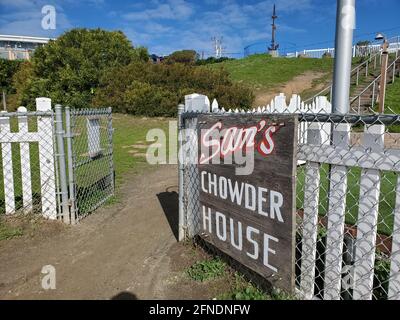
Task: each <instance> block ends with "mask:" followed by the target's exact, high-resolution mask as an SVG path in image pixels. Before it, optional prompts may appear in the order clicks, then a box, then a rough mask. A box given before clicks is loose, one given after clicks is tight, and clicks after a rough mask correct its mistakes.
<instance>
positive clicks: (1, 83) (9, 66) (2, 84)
mask: <svg viewBox="0 0 400 320" xmlns="http://www.w3.org/2000/svg"><path fill="white" fill-rule="evenodd" d="M20 64H21V61H20V60H6V59H0V95H2V96H6V95H8V94H12V93H14V92H15V89H14V87H13V76H14V74H15V73H16V72H17V70H18V68H19V66H20ZM1 99H3V98H1ZM3 103H4V101H3Z"/></svg>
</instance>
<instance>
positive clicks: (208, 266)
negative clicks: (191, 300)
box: [186, 258, 226, 282]
mask: <svg viewBox="0 0 400 320" xmlns="http://www.w3.org/2000/svg"><path fill="white" fill-rule="evenodd" d="M225 269H226V264H225V262H223V261H222V260H221V259H218V258H213V259H208V260H202V261H197V262H195V263H194V264H193V265H192V266H190V267H189V268H188V269H187V270H186V273H187V275H188V276H189V277H190V278H191V279H193V280H195V281H200V282H203V281H207V280H212V279H216V278H218V277H221V276H223V275H224V273H225Z"/></svg>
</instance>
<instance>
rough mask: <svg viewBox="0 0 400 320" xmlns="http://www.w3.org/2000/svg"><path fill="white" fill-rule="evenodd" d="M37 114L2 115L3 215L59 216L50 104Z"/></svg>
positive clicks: (0, 208)
mask: <svg viewBox="0 0 400 320" xmlns="http://www.w3.org/2000/svg"><path fill="white" fill-rule="evenodd" d="M37 110H38V111H32V112H27V110H26V108H24V107H20V108H18V112H1V113H0V142H1V149H0V159H1V170H0V181H1V183H0V214H6V215H12V214H15V213H18V212H24V213H30V212H33V213H39V212H40V213H42V214H43V215H44V216H45V217H47V218H50V219H56V218H57V217H58V212H59V210H58V203H59V202H57V200H56V199H57V198H58V197H59V194H58V192H57V190H58V175H57V173H58V171H57V170H55V168H56V166H57V161H56V158H55V157H56V154H55V152H54V145H55V140H54V136H55V135H54V130H53V126H52V123H53V122H54V115H53V112H52V111H51V109H50V105H49V104H48V103H47V101H44V103H43V102H42V101H40V102H38V108H37Z"/></svg>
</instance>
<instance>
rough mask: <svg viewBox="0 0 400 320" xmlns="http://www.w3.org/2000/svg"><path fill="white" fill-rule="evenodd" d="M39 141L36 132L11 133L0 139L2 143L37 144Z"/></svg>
mask: <svg viewBox="0 0 400 320" xmlns="http://www.w3.org/2000/svg"><path fill="white" fill-rule="evenodd" d="M38 140H39V134H38V133H37V132H27V133H21V132H13V133H12V134H9V135H7V136H4V137H2V140H1V141H3V142H8V143H12V142H17V143H19V142H37V141H38Z"/></svg>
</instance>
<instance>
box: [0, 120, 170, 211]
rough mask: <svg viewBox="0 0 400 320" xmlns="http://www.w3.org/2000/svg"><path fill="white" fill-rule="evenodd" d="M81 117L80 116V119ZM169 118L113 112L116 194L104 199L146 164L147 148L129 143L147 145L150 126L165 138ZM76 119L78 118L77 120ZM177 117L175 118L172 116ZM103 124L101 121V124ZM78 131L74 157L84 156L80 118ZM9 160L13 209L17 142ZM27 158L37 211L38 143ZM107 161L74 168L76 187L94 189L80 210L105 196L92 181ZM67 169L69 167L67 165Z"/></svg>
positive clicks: (14, 126)
mask: <svg viewBox="0 0 400 320" xmlns="http://www.w3.org/2000/svg"><path fill="white" fill-rule="evenodd" d="M81 120H82V119H81ZM83 120H85V119H83ZM170 120H175V119H164V118H141V117H133V116H129V115H123V114H114V115H113V127H114V150H113V151H114V169H115V174H116V187H117V196H116V197H114V198H113V199H109V200H108V201H107V203H115V202H116V201H117V199H118V186H119V185H121V184H122V183H123V182H124V181H126V179H127V177H128V176H129V173H131V172H135V170H138V169H139V168H143V167H145V166H148V164H147V162H146V157H145V156H144V154H145V153H146V151H147V150H146V148H143V149H140V150H139V151H140V153H141V154H133V153H132V150H133V149H134V147H132V146H133V145H135V144H141V145H148V144H150V142H146V134H147V132H148V131H149V130H150V129H155V128H159V129H162V130H164V132H165V133H166V135H167V141H168V124H169V121H170ZM77 121H79V120H77ZM175 121H176V120H175ZM105 125H106V124H105V123H103V124H102V127H104V126H105ZM10 126H11V132H18V123H17V119H16V118H11V120H10ZM36 130H37V120H36V118H30V121H29V131H32V132H34V131H36ZM76 130H77V132H78V133H79V134H78V135H77V136H76V137H75V138H74V139H75V140H74V150H75V152H76V154H77V160H78V161H80V160H86V159H87V157H88V156H87V134H86V131H85V130H86V122H85V121H83V122H82V121H81V123H79V125H78V127H77V129H76ZM105 132H106V130H101V135H104V134H105ZM101 141H107V138H106V137H102V138H101ZM11 149H12V150H11V151H12V162H13V178H14V193H15V199H16V210H17V211H18V210H20V209H22V207H23V203H22V181H21V157H20V146H19V144H18V143H12V146H11ZM1 153H2V150H1V149H0V165H1V166H2V154H1ZM30 159H31V175H32V191H33V200H34V209H35V212H36V213H38V212H39V211H40V208H41V203H40V202H41V197H40V193H41V189H40V175H39V149H38V143H30ZM108 168H109V161H108V158H106V157H104V158H100V159H97V160H96V161H93V162H91V163H88V164H86V165H84V166H82V167H79V168H77V169H76V171H75V179H76V181H77V183H78V187H79V188H89V189H90V190H92V191H93V192H92V193H93V196H92V195H91V196H90V197H86V196H84V197H83V198H82V199H81V200H80V209H81V212H83V213H86V212H87V211H89V210H90V209H91V208H92V207H93V205H95V204H97V203H98V201H99V200H101V199H104V198H105V197H107V196H108V194H109V191H107V190H106V191H105V192H103V191H104V190H103V191H99V190H96V188H95V187H93V186H96V185H95V183H96V182H97V181H101V179H102V178H104V176H105V175H107V174H108V172H109V171H108ZM67 169H68V168H67ZM3 180H4V179H3V170H0V215H1V214H4V212H5V204H4V183H3ZM116 198H117V199H116Z"/></svg>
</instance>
